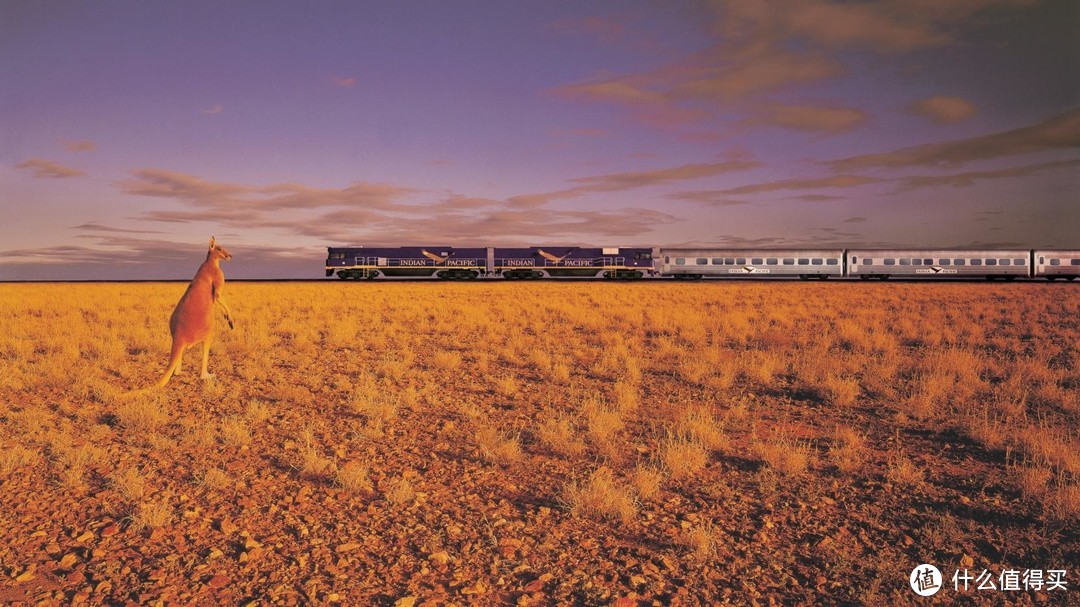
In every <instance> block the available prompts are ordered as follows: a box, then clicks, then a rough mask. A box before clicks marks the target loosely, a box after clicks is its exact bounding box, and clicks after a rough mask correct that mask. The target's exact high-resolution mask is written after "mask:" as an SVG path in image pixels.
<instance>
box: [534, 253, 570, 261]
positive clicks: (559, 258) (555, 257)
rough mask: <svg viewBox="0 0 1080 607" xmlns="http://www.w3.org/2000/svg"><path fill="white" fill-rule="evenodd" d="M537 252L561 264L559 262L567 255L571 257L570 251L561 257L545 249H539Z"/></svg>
mask: <svg viewBox="0 0 1080 607" xmlns="http://www.w3.org/2000/svg"><path fill="white" fill-rule="evenodd" d="M536 252H537V254H539V255H540V256H541V257H543V258H544V259H546V260H548V261H550V262H551V263H553V264H559V263H561V262H562V260H564V259H566V258H567V257H570V253H567V254H566V255H563V256H562V257H559V256H558V255H552V254H551V253H548V252H547V251H545V250H543V249H537V250H536Z"/></svg>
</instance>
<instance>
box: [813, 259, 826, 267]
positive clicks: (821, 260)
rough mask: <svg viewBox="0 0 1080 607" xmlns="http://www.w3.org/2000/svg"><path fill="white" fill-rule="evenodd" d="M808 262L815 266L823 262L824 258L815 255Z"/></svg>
mask: <svg viewBox="0 0 1080 607" xmlns="http://www.w3.org/2000/svg"><path fill="white" fill-rule="evenodd" d="M810 263H812V264H814V265H815V266H820V265H822V264H824V263H825V260H824V259H822V258H820V257H815V258H813V259H811V260H810Z"/></svg>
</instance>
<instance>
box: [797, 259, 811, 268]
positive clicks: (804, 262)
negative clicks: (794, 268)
mask: <svg viewBox="0 0 1080 607" xmlns="http://www.w3.org/2000/svg"><path fill="white" fill-rule="evenodd" d="M799 265H800V266H808V265H810V260H809V259H807V258H805V257H800V258H799Z"/></svg>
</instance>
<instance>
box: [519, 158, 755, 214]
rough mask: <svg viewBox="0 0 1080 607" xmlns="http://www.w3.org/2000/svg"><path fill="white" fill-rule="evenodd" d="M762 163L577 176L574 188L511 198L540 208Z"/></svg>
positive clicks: (730, 162) (725, 163) (730, 163)
mask: <svg viewBox="0 0 1080 607" xmlns="http://www.w3.org/2000/svg"><path fill="white" fill-rule="evenodd" d="M760 166H762V163H761V162H758V161H756V160H748V159H747V160H725V161H722V162H708V163H694V164H684V165H680V166H676V167H669V168H666V169H655V170H651V171H631V172H626V173H611V174H607V175H596V176H592V177H578V178H575V179H570V180H568V181H569V183H574V184H579V185H576V186H574V187H571V188H566V189H563V190H556V191H554V192H546V193H541V194H523V195H519V196H514V197H512V198H510V203H511V204H512V205H514V206H517V207H539V206H543V205H545V204H548V203H550V202H552V201H555V200H566V199H569V198H578V197H580V196H585V195H587V194H595V193H598V192H625V191H627V190H635V189H639V188H648V187H656V186H661V185H669V184H672V183H676V182H679V181H687V180H693V179H701V178H705V177H713V176H715V175H720V174H723V173H730V172H737V171H747V170H750V169H755V168H758V167H760Z"/></svg>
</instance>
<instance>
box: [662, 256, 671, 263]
mask: <svg viewBox="0 0 1080 607" xmlns="http://www.w3.org/2000/svg"><path fill="white" fill-rule="evenodd" d="M664 263H671V255H664Z"/></svg>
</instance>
